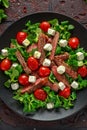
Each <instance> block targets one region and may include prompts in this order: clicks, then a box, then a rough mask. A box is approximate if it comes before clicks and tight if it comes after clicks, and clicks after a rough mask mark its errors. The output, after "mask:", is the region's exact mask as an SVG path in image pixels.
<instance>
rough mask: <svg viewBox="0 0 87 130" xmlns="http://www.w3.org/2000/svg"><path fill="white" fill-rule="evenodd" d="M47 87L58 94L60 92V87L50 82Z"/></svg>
mask: <svg viewBox="0 0 87 130" xmlns="http://www.w3.org/2000/svg"><path fill="white" fill-rule="evenodd" d="M46 86H49V87H50V89H51V90H53V91H55V92H58V90H59V86H58V84H57V83H54V84H53V83H51V82H50V81H49V80H48V82H47V83H46Z"/></svg>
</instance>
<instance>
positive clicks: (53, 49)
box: [49, 32, 59, 60]
mask: <svg viewBox="0 0 87 130" xmlns="http://www.w3.org/2000/svg"><path fill="white" fill-rule="evenodd" d="M58 40H59V32H56V34H55V36H54V38H53V40H52V43H51V44H52V47H53V48H52V51H51V55H50V57H49V58H50V60H54V55H55V51H56V47H57V43H58Z"/></svg>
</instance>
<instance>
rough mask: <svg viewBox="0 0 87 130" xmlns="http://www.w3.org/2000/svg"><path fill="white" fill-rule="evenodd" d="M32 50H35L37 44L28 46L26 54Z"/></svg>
mask: <svg viewBox="0 0 87 130" xmlns="http://www.w3.org/2000/svg"><path fill="white" fill-rule="evenodd" d="M33 49H37V43H35V44H32V45H30V46H29V47H28V48H27V50H26V51H27V53H29V52H31V51H32V50H33Z"/></svg>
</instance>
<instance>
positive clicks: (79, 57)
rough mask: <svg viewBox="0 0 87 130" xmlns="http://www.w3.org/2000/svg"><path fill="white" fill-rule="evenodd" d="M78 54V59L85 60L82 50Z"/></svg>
mask: <svg viewBox="0 0 87 130" xmlns="http://www.w3.org/2000/svg"><path fill="white" fill-rule="evenodd" d="M76 55H77V59H78V60H84V54H83V53H82V52H77V53H76Z"/></svg>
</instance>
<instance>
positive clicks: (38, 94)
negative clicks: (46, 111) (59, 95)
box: [34, 89, 47, 101]
mask: <svg viewBox="0 0 87 130" xmlns="http://www.w3.org/2000/svg"><path fill="white" fill-rule="evenodd" d="M34 96H35V98H37V99H38V100H41V101H44V100H45V99H46V98H47V93H46V92H45V91H44V90H43V89H37V90H35V91H34Z"/></svg>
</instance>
